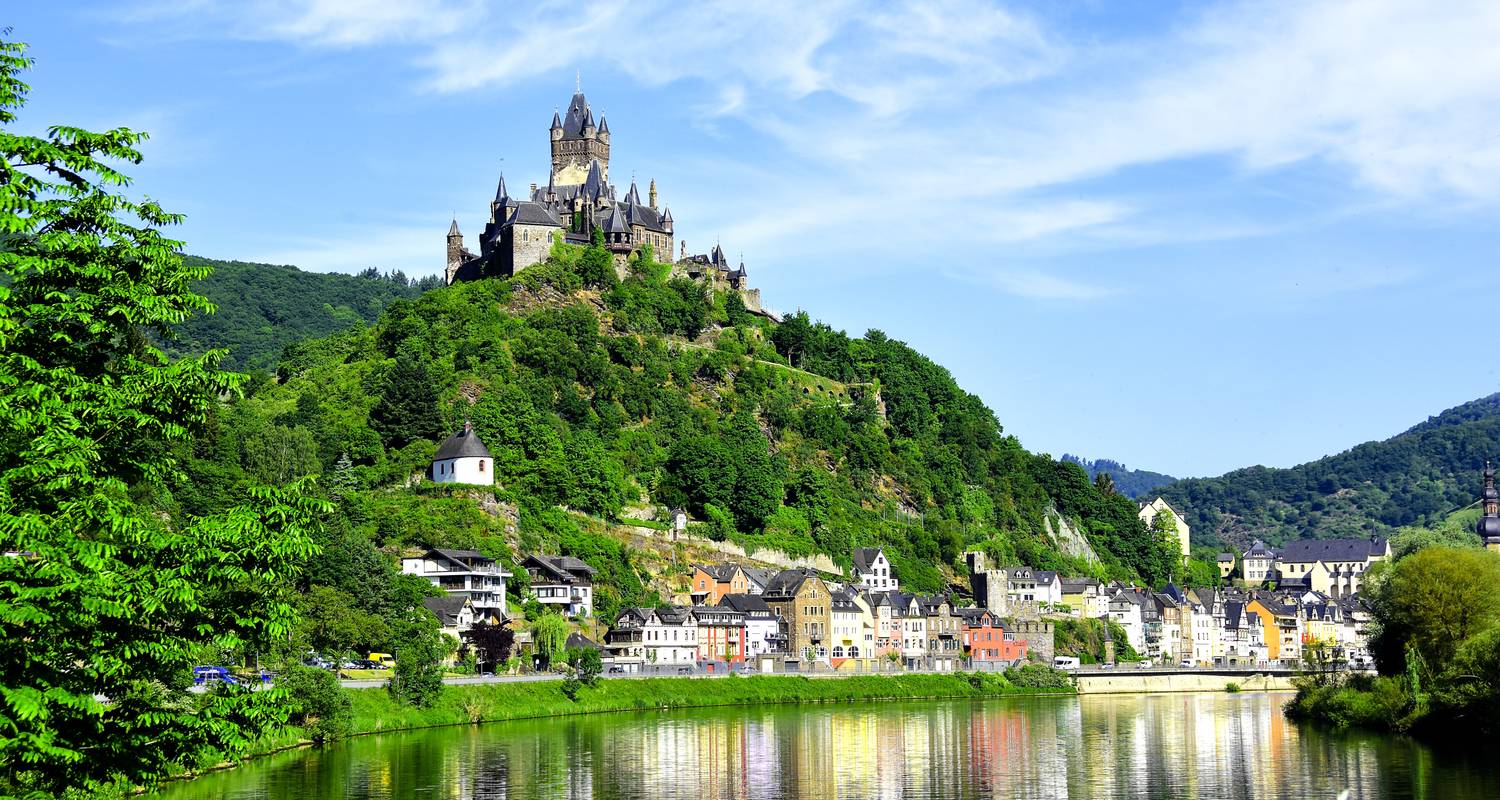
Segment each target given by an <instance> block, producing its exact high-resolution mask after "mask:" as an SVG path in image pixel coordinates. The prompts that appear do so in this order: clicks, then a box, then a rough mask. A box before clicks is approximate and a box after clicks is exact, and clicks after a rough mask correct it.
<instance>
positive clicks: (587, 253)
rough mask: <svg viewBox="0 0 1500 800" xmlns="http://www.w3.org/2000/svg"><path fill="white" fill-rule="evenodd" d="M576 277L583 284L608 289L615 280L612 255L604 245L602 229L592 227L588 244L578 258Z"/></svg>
mask: <svg viewBox="0 0 1500 800" xmlns="http://www.w3.org/2000/svg"><path fill="white" fill-rule="evenodd" d="M578 277H579V278H580V279H582V280H583V283H584V285H585V286H595V287H600V288H604V289H608V288H609V287H611V286H613V285H614V284H615V281H616V279H617V278H616V276H615V263H614V256H613V255H611V254H610V252H609V250H607V249H605V247H604V231H603V230H601V229H599V228H594V235H593V238H592V239H590V240H589V246H588V247H586V248H584V251H583V257H582V258H579V259H578Z"/></svg>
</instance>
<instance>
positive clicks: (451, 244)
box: [443, 219, 464, 284]
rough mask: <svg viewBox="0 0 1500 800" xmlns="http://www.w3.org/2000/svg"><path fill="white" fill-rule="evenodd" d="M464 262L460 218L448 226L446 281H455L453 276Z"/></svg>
mask: <svg viewBox="0 0 1500 800" xmlns="http://www.w3.org/2000/svg"><path fill="white" fill-rule="evenodd" d="M463 263H464V235H463V234H462V233H459V232H458V220H456V219H455V220H453V224H452V225H449V226H448V268H447V269H446V270H445V271H444V272H443V277H444V279H445V281H446V282H447V283H449V284H451V283H453V276H454V275H455V274H457V273H458V268H459V267H460V266H462V265H463Z"/></svg>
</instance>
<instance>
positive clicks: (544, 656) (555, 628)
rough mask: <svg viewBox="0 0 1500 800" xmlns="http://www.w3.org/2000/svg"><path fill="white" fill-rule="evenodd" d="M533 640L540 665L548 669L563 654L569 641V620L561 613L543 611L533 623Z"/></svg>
mask: <svg viewBox="0 0 1500 800" xmlns="http://www.w3.org/2000/svg"><path fill="white" fill-rule="evenodd" d="M531 641H532V643H533V644H534V645H535V646H536V654H537V658H538V659H540V667H541V668H542V669H546V668H548V667H550V666H551V665H552V662H553V661H555V660H557V658H558V656H561V655H562V652H563V646H564V645H566V644H567V643H568V621H567V620H565V619H563V618H562V616H561V615H560V614H551V613H547V612H545V611H544V612H542V614H541V616H539V617H537V618H536V619H535V620H534V621H532V623H531Z"/></svg>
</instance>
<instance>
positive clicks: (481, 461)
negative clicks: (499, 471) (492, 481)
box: [479, 458, 484, 472]
mask: <svg viewBox="0 0 1500 800" xmlns="http://www.w3.org/2000/svg"><path fill="white" fill-rule="evenodd" d="M479 471H480V472H484V459H482V458H481V459H479Z"/></svg>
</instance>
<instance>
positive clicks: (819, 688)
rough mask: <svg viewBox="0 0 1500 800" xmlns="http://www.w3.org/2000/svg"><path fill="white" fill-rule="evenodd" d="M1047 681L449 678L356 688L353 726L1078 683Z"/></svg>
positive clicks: (904, 696) (968, 693) (377, 728)
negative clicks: (421, 696)
mask: <svg viewBox="0 0 1500 800" xmlns="http://www.w3.org/2000/svg"><path fill="white" fill-rule="evenodd" d="M1043 683H1045V681H1024V682H1016V681H1011V680H1008V679H1006V678H1005V677H1004V676H1002V675H997V674H988V673H986V674H978V673H974V674H967V673H963V674H952V675H853V676H848V677H835V678H808V677H804V676H797V675H757V676H753V677H748V678H742V677H729V678H717V679H713V680H703V679H694V678H646V679H641V680H606V681H600V682H599V683H598V684H597V685H595V686H592V687H584V688H583V689H582V690H580V691H579V693H578V699H577V700H576V701H575V700H570V699H568V696H567V695H565V694H563V691H562V682H561V681H545V682H535V683H496V684H482V685H473V686H448V687H444V689H443V693H442V694H441V695H440V696H439V697H438V699H437V700H436V702H434V703H433V704H432V705H430V706H427V707H425V708H422V707H416V706H411V705H407V704H404V703H401V702H400V701H398V700H396V699H394V698H392V697H391V695H390V693H389V692H387V691H385V690H384V689H352V690H349V694H350V696H351V699H352V701H353V712H354V724H353V731H352V732H353V733H354V734H355V735H358V734H365V733H378V732H389V731H400V730H410V729H414V728H430V727H437V726H441V725H467V724H473V723H478V722H498V721H503V720H513V719H530V718H536V717H552V716H566V715H573V714H595V713H602V712H611V711H640V710H647V709H658V710H660V709H674V708H700V707H710V706H734V705H759V704H765V703H786V704H796V703H831V702H849V701H857V700H908V699H927V698H966V697H971V698H982V697H998V696H1004V695H1024V694H1040V693H1051V694H1059V693H1060V694H1071V693H1072V692H1073V689H1072V688H1071V687H1067V688H1064V687H1062V686H1058V685H1051V686H1048V685H1041V684H1043ZM1023 684H1024V685H1023Z"/></svg>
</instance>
